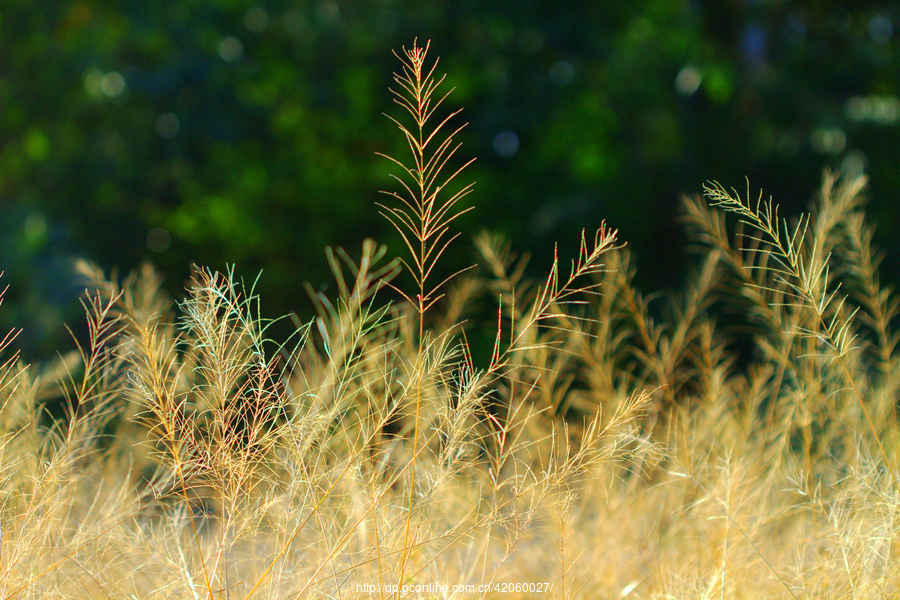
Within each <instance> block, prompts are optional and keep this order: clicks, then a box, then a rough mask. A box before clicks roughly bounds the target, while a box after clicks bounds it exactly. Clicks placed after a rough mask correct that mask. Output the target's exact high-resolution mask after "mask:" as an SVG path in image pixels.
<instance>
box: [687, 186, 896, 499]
mask: <svg viewBox="0 0 900 600" xmlns="http://www.w3.org/2000/svg"><path fill="white" fill-rule="evenodd" d="M863 183H864V182H862V181H859V180H854V181H852V182H851V183H850V189H851V190H852V191H851V192H850V193H842V194H839V195H837V196H836V197H835V196H834V194H832V193H831V192H832V189H833V184H834V180H833V179H832V178H830V177H829V175H827V174H826V179H825V184H824V185H823V192H822V197H823V199H825V200H827V201H826V202H823V203H822V207H823V210H821V211H820V213H819V214H818V215H816V216H815V218H814V217H812V216H811V215H808V214H807V215H802V216H801V217H800V219H799V221H798V222H797V224H796V225H793V226H792V225H791V224H789V223H788V221H787V220H786V219H784V220H780V219H779V218H778V209H777V206H775V205H773V203H772V200H771V199H769V201H767V202H764V201H763V199H762V192H760V195H759V198H758V199H757V201H756V203H755V205H754V204H752V202H751V200H750V184H749V181H748V182H747V196H746V199H745V200H744V199H741V197H740V195H739V194H738V193H737V191H733V194H732V193H730V192H728V191H727V190H726V189H725V188H723V187H722V186H721V185H720V184H718V183H715V182H713V183H709V184H707V185H706V186H704V192H705V195H706V197H707V199H708V200H709V201H710V203H711V204H712V206H717V207H721V208H723V209H724V210H726V211H728V212H733V213H735V214H737V215H738V216H740V217H741V222H742V223H743V224H745V225H747V226H749V227H752V228H753V229H755V230H756V231H758V232H759V234H760V235H761V236H762V237H760V236H759V235H754V234H744V237H745V238H746V239H748V240H750V242H751V243H750V244H749V245H746V246H744V247H743V250H744V251H747V252H751V253H755V254H762V253H765V254H768V255H769V256H771V258H772V259H773V260H774V264H773V265H768V264H751V265H748V267H749V268H750V269H758V270H761V271H764V272H765V273H766V274H767V275H768V276H769V277H771V279H769V280H767V281H764V282H763V283H761V284H756V285H757V286H758V287H759V288H760V289H761V290H762V291H764V292H769V293H771V294H774V295H775V297H776V300H775V302H774V304H783V305H785V306H791V307H795V308H798V309H802V308H806V309H810V310H811V311H812V314H813V315H814V318H813V319H812V320H811V322H810V320H808V319H807V320H805V321H802V322H801V324H799V325H797V326H796V328H795V332H796V333H799V334H800V335H801V337H802V338H804V339H807V340H810V341H811V342H813V343H814V344H816V345H818V346H820V347H821V349H813V350H812V352H811V354H818V355H821V354H822V350H824V349H825V348H828V349H829V350H830V351H831V352H832V353H833V354H832V357H831V358H832V360H834V359H837V360H838V361H839V363H840V364H841V366H842V368H843V373H844V376H845V383H846V385H848V386H849V387H850V389H851V390H852V391H853V393H854V396H855V397H856V399H857V401H858V403H859V407H860V408H861V409H862V412H863V414H864V415H865V419H866V422H867V424H868V426H869V429H870V430H871V432H872V434H873V437H874V441H875V443H876V444H877V446H878V449H879V451H880V454H881V457H882V458H883V459H884V465H885V468H886V469H888V472H889V473H890V475H891V480H892V481H893V483H894V487H895V488H896V490H897V492H900V483H898V482H897V478H896V475H895V473H894V471H895V468H894V466H893V463H892V461H891V460H890V459H889V458H888V455H887V452H886V451H885V449H884V445H883V444H882V441H881V435H879V432H878V429H877V428H876V427H875V424H874V422H873V420H872V416H871V414H870V412H869V409H868V407H867V406H866V402H865V401H864V399H863V394H862V392H861V391H860V386H859V384H857V381H856V377H855V375H854V374H855V373H856V372H858V370H856V369H853V368H852V367H853V366H854V364H853V363H855V358H854V357H853V356H851V354H852V353H853V351H854V350H855V349H856V346H854V345H853V344H854V341H855V337H856V336H855V335H854V334H853V327H852V321H853V317H854V316H855V315H856V313H857V312H858V310H859V308H858V307H857V308H854V309H852V310H849V313H848V309H846V308H845V304H846V300H847V297H846V296H838V291H839V290H838V287H839V285H840V284H839V283H838V284H837V285H834V284H833V279H832V275H831V273H830V270H829V260H830V259H831V250H832V249H833V248H834V247H835V246H836V245H837V241H836V240H837V239H838V238H837V235H836V234H834V233H833V232H835V231H836V230H837V229H838V224H839V223H840V222H841V221H842V219H843V218H844V217H845V216H846V213H847V212H849V211H851V210H852V208H853V207H854V206H855V205H857V204H858V202H859V199H858V198H859V191H860V190H861V189H862V186H863ZM811 225H812V236H809V237H808V236H807V233H808V232H809V231H810V226H811ZM770 304H773V302H770ZM807 438H808V439H807V440H806V445H807V447H808V446H809V444H810V443H811V440H810V438H811V433H810V432H809V429H807ZM808 463H809V461H808ZM807 466H808V467H809V468H811V465H810V464H807Z"/></svg>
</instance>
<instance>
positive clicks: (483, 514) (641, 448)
mask: <svg viewBox="0 0 900 600" xmlns="http://www.w3.org/2000/svg"><path fill="white" fill-rule="evenodd" d="M398 58H399V59H400V60H401V67H400V69H399V70H398V73H397V75H396V77H395V80H394V84H393V86H392V89H393V90H394V93H395V97H396V100H397V103H398V114H397V115H394V116H393V117H392V118H396V123H397V125H398V130H399V132H400V133H401V135H403V136H404V137H405V139H407V141H408V143H409V150H410V153H409V155H408V156H406V157H392V158H387V159H385V158H382V159H381V160H390V161H393V165H394V167H395V172H396V175H397V178H396V185H395V186H394V189H393V190H388V192H387V193H386V195H385V197H384V203H383V205H381V206H380V211H381V213H382V214H383V215H384V217H386V218H387V219H388V220H389V221H390V222H391V223H393V225H394V226H395V227H396V229H397V230H398V232H400V234H401V235H402V237H403V239H404V240H405V242H406V248H401V249H392V251H391V253H389V252H388V251H387V249H385V248H384V247H382V246H379V245H378V244H377V243H375V242H366V243H365V244H364V246H363V247H362V249H361V251H355V252H353V251H346V252H345V251H344V250H328V251H327V253H326V258H327V260H328V261H329V264H330V265H331V267H332V270H333V272H334V275H335V281H336V287H335V290H336V291H335V293H334V294H333V295H331V296H326V295H325V294H323V293H319V292H315V291H312V290H311V292H310V293H311V295H312V297H313V299H314V302H315V304H316V308H317V311H318V317H317V318H316V319H315V320H313V321H311V322H309V323H298V324H297V331H296V334H295V336H294V337H293V338H292V339H289V340H271V339H269V337H268V336H267V333H266V328H267V325H268V324H269V321H267V320H266V319H264V318H263V317H262V316H261V315H260V310H259V304H258V299H257V298H256V296H255V295H254V293H253V287H252V285H246V284H245V283H244V282H242V281H240V280H239V279H238V278H236V277H235V275H234V273H233V272H226V273H217V272H215V271H212V270H208V269H201V268H198V269H197V270H196V272H195V274H194V278H193V282H192V286H191V287H190V289H188V290H187V295H186V297H185V298H184V299H182V300H180V301H177V302H176V301H173V300H172V299H170V298H168V297H166V296H165V294H164V293H162V292H161V290H160V276H159V275H158V274H157V273H156V272H154V271H153V269H152V268H150V267H146V268H144V269H142V270H141V271H139V272H137V273H134V274H132V275H130V276H128V277H127V278H125V279H124V280H121V281H119V280H117V279H116V278H114V277H112V278H110V277H107V276H106V275H105V274H104V273H103V271H102V270H101V269H99V268H98V267H96V266H93V265H90V264H87V263H81V264H79V265H78V271H79V272H80V274H81V276H83V277H84V278H85V279H86V280H87V281H88V292H87V294H86V296H85V299H84V304H85V310H86V314H87V319H88V324H89V339H88V340H87V341H85V342H84V343H82V345H81V346H80V347H78V348H77V350H76V351H74V352H70V353H61V355H60V359H59V360H58V361H57V362H55V363H53V364H47V365H26V364H23V363H22V362H21V361H20V360H18V359H17V357H16V355H15V351H14V349H15V339H14V335H13V334H10V335H9V336H7V337H6V339H5V340H4V343H3V353H4V354H3V358H0V360H3V361H5V362H2V366H0V526H2V535H3V540H2V556H0V561H2V562H0V597H2V598H23V599H25V598H54V599H55V598H98V599H100V598H116V599H119V598H140V599H145V598H146V599H151V598H153V599H155V598H160V599H162V598H175V599H185V598H194V599H209V598H215V599H229V600H230V599H238V598H240V599H245V598H246V599H249V598H259V599H267V600H268V599H276V598H277V599H282V598H396V597H410V598H413V597H419V598H482V597H485V598H629V599H632V598H658V599H664V598H665V599H669V598H677V599H681V598H684V599H695V598H748V599H757V598H798V599H799V598H809V599H812V598H815V599H822V598H859V599H862V598H881V597H893V595H894V593H895V590H896V589H897V588H898V587H900V570H898V567H897V564H898V563H897V561H896V560H895V557H896V556H897V555H895V554H894V551H895V550H900V547H898V542H900V532H898V527H900V514H898V512H900V511H898V507H900V502H898V498H900V485H898V482H897V479H896V471H897V460H896V457H897V456H898V450H900V440H898V430H900V428H898V423H897V392H898V389H897V388H898V382H900V377H898V375H900V373H898V368H900V365H898V361H897V359H896V358H895V356H896V346H897V341H898V336H897V334H896V333H895V332H894V331H893V328H892V326H893V323H894V318H895V317H896V316H897V313H898V301H897V298H896V296H895V295H894V294H893V292H892V290H890V289H888V288H886V287H883V286H882V285H881V283H880V281H879V277H878V272H877V268H878V263H879V257H878V254H877V253H876V252H875V250H874V249H873V248H872V244H871V240H872V227H871V226H870V225H869V224H868V223H867V221H866V219H865V216H864V213H863V202H864V188H865V180H864V179H863V178H859V177H856V178H841V177H838V176H836V175H832V174H830V173H826V174H825V175H824V176H823V182H822V186H821V189H820V190H819V192H818V194H817V196H816V198H815V201H814V202H813V203H812V205H811V207H810V212H809V214H807V215H805V216H801V217H799V218H796V219H787V220H784V219H782V218H780V217H779V216H778V215H777V212H776V207H775V204H773V202H772V201H771V200H765V199H764V198H763V197H762V196H761V195H759V196H757V193H756V192H752V191H751V190H750V189H749V184H748V190H747V191H746V192H744V193H741V194H738V193H737V192H735V191H731V190H729V189H728V188H725V187H723V186H720V185H719V184H716V183H710V184H707V186H706V187H705V193H704V195H703V196H694V197H686V198H685V199H684V201H683V215H684V224H685V227H686V230H687V232H688V235H691V236H692V239H693V240H694V241H695V242H696V247H697V253H698V256H699V261H698V263H697V265H698V266H697V268H696V271H695V272H694V273H693V275H692V276H691V278H690V280H689V282H688V283H687V285H686V286H685V288H684V289H683V290H682V291H681V292H679V293H673V294H667V295H666V296H665V297H663V298H661V299H658V300H655V301H654V302H655V303H656V305H657V306H651V300H650V299H649V297H648V296H645V295H643V294H642V293H641V292H640V291H638V290H637V289H635V288H634V286H633V285H632V276H633V274H634V268H633V267H632V264H631V260H630V257H629V252H628V250H627V248H626V247H625V246H624V243H623V242H624V241H623V240H619V239H618V237H617V232H616V231H615V230H614V229H611V228H608V227H606V226H604V227H603V228H602V229H601V230H600V231H598V232H596V233H595V234H592V235H584V236H583V237H582V239H581V244H580V251H579V254H578V256H577V257H575V258H574V260H571V261H569V260H565V259H563V258H561V257H560V258H555V260H554V262H553V267H552V269H551V271H550V272H549V273H548V274H547V275H546V277H544V278H541V279H538V280H532V279H530V278H528V277H526V276H525V275H524V273H525V261H526V259H524V258H521V257H517V256H516V255H515V253H514V252H512V251H511V250H510V249H509V247H508V245H507V244H506V243H505V242H504V240H503V239H501V238H500V237H498V236H496V235H492V234H489V233H478V234H476V235H475V236H474V243H475V246H476V247H477V249H478V251H479V253H480V255H481V261H480V264H479V265H478V268H477V269H472V270H468V271H464V272H460V273H457V274H456V275H455V276H453V277H451V278H450V279H449V280H445V281H441V280H439V279H438V278H437V277H436V276H435V275H434V274H435V273H436V272H438V271H439V269H437V270H436V269H435V265H436V264H439V263H440V261H441V258H442V255H443V254H445V252H446V251H447V249H448V248H453V247H455V246H456V245H460V244H463V243H464V240H457V239H456V238H457V236H458V234H457V233H456V232H455V231H454V229H453V226H454V219H455V218H456V217H457V216H458V215H459V214H461V213H462V212H463V211H465V210H467V209H466V208H464V206H466V205H467V203H466V202H462V200H463V198H465V197H466V196H467V195H468V194H469V192H470V191H472V189H473V188H472V185H471V184H470V183H469V182H467V181H466V180H465V176H466V171H465V166H466V165H467V164H468V163H467V162H466V160H465V159H461V158H458V156H457V152H458V151H460V149H459V146H458V145H457V144H456V142H455V141H454V135H455V134H456V133H457V132H458V131H459V128H460V126H461V125H462V122H461V119H460V117H459V115H457V114H456V113H451V112H445V111H444V106H443V105H442V103H441V100H442V99H443V98H444V97H445V94H446V93H448V90H444V89H442V87H441V81H442V80H441V78H440V76H439V75H437V73H438V71H437V70H435V62H434V61H432V59H431V58H430V57H429V56H428V54H427V46H426V48H422V47H421V46H418V45H415V44H414V45H413V47H412V48H411V49H404V50H403V52H400V53H398ZM376 160H377V159H376ZM448 190H449V192H448ZM376 210H379V209H377V208H376V207H373V215H374V213H375V211H376ZM729 214H731V215H733V217H731V218H726V217H727V215H729ZM735 227H737V231H736V232H734V228H735ZM399 250H402V253H399V252H398V251H399ZM395 252H398V253H397V254H396V255H395V254H394V253H395ZM404 272H405V274H404V275H403V276H402V277H401V276H400V275H401V273H404ZM404 282H412V283H411V284H408V283H404ZM388 288H390V289H388ZM387 297H395V298H396V297H399V298H401V300H399V301H395V302H388V301H387V300H386V298H387ZM484 306H491V307H493V308H492V309H491V314H492V315H493V317H491V318H490V321H489V322H487V323H485V322H483V320H482V319H479V317H478V315H481V314H484V309H483V307H484ZM0 309H2V308H0ZM651 314H665V315H666V318H665V319H659V318H652V317H651V316H650V315H651ZM23 325H24V326H27V324H23ZM486 327H487V328H489V330H490V331H491V332H492V333H491V335H490V337H492V338H493V340H494V342H493V346H492V348H491V350H490V352H489V354H490V355H489V356H488V357H487V358H486V359H485V360H476V359H475V358H474V356H473V355H474V354H477V353H473V351H472V348H471V347H470V345H469V342H468V340H469V339H470V338H474V337H476V335H480V336H481V337H484V336H483V331H484V328H486ZM739 342H741V343H739ZM740 348H743V350H741V349H740ZM482 354H483V353H482ZM48 403H49V404H48ZM47 406H63V407H65V411H64V412H65V414H62V415H59V414H55V413H53V412H52V411H50V410H48V409H47V408H46V407H47ZM403 586H410V587H407V588H404V587H403ZM454 586H470V587H464V588H461V589H460V588H455V587H454ZM475 586H482V587H475ZM485 587H486V588H487V589H485Z"/></svg>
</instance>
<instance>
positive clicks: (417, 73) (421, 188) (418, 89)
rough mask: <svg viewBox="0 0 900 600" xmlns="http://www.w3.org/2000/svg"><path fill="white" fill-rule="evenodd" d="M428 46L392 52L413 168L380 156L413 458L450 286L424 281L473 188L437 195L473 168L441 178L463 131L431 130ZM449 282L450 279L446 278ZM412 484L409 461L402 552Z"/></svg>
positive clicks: (441, 126) (436, 82)
mask: <svg viewBox="0 0 900 600" xmlns="http://www.w3.org/2000/svg"><path fill="white" fill-rule="evenodd" d="M430 45H431V42H430V41H429V42H428V43H426V44H425V47H424V48H420V47H419V46H418V44H417V42H416V41H415V40H414V41H413V47H412V48H411V49H406V48H405V47H404V48H403V55H402V56H401V55H400V54H397V53H396V52H395V53H394V55H395V56H397V58H398V59H400V61H401V62H402V63H403V66H402V69H401V72H399V73H395V74H394V82H395V83H396V84H397V85H398V86H399V89H392V90H391V91H392V93H393V94H394V101H395V102H396V103H397V104H399V105H400V106H402V107H403V108H404V109H405V110H406V111H407V112H408V113H409V114H410V116H411V117H412V119H413V126H412V127H411V128H410V127H407V126H406V125H404V124H403V123H401V122H400V121H398V120H397V119H394V118H393V117H390V116H389V117H388V118H390V119H391V120H392V121H393V122H394V123H395V124H396V125H397V127H398V128H399V129H400V131H401V132H402V133H403V135H404V137H405V138H406V141H407V143H408V145H409V149H410V152H411V153H412V166H411V167H407V166H405V164H404V163H403V162H402V161H399V160H397V159H395V158H391V157H389V156H386V155H383V154H382V156H385V157H386V158H388V159H390V160H391V161H392V162H393V163H394V164H396V165H397V166H399V167H400V168H401V169H402V171H403V173H404V176H403V177H401V176H396V175H395V176H394V178H395V179H396V180H397V181H398V182H399V183H400V185H401V187H402V188H403V192H402V193H398V192H392V191H386V192H384V193H385V194H387V195H388V196H391V197H392V198H394V199H396V200H398V201H399V202H400V205H399V206H387V205H383V204H382V205H380V206H381V208H382V213H381V214H382V215H384V216H385V217H386V218H387V219H388V221H390V222H391V224H392V225H393V226H394V227H395V228H396V229H397V231H398V232H399V233H400V235H401V237H402V238H403V241H404V242H405V243H406V246H407V248H408V249H409V252H410V256H411V258H410V260H409V261H407V260H404V261H403V262H404V264H405V265H406V267H407V269H408V270H409V271H410V273H411V274H412V275H413V277H414V278H415V281H416V286H417V288H418V291H417V293H416V295H415V298H414V299H413V298H411V297H410V296H408V295H406V294H404V293H403V292H402V291H401V292H400V293H401V294H403V295H404V297H405V298H406V299H407V300H408V301H409V302H410V304H412V305H414V306H415V307H416V312H417V314H418V328H419V332H418V337H417V339H418V344H419V351H418V353H417V358H416V360H417V363H416V367H415V371H416V374H415V378H416V384H415V386H416V388H415V409H414V413H413V415H414V416H413V422H414V424H415V425H414V431H413V455H414V456H416V455H417V454H418V447H419V426H418V423H419V418H420V413H421V407H422V385H423V373H422V371H423V369H424V365H423V364H422V362H421V360H422V356H423V349H424V347H425V313H426V312H427V311H428V309H429V308H431V307H432V306H433V305H434V303H435V302H437V301H438V300H439V299H440V298H441V296H442V294H441V293H440V290H441V288H442V287H443V286H444V284H446V283H447V281H448V280H449V278H448V279H445V280H444V281H442V282H440V283H438V284H437V285H435V286H432V285H430V283H429V277H430V275H431V273H432V270H433V269H434V266H435V265H436V264H437V262H438V260H439V259H440V257H441V255H442V254H443V253H444V251H445V250H446V249H447V246H448V245H449V244H450V243H451V242H452V241H453V240H455V239H456V238H457V237H458V236H459V233H456V234H450V227H449V225H450V223H451V222H452V221H453V220H455V219H456V218H457V217H459V216H460V215H461V214H463V213H465V212H467V211H468V210H470V209H463V210H457V209H456V207H457V204H459V202H460V200H462V198H463V197H465V196H466V195H467V194H469V192H471V191H472V188H473V186H474V184H473V183H469V184H467V185H465V186H463V188H462V189H460V190H458V191H457V192H455V193H453V194H449V195H447V196H446V197H445V194H446V192H445V194H441V191H442V190H443V189H444V188H445V187H447V186H448V185H449V184H450V183H451V182H452V181H453V180H454V179H455V178H456V177H457V175H459V174H460V173H461V172H462V171H463V170H464V169H465V168H466V167H467V166H469V165H470V164H472V162H473V161H474V159H471V160H469V161H468V162H466V163H465V164H463V165H462V166H460V167H459V168H457V169H456V170H455V171H454V172H453V173H451V174H450V175H449V176H444V174H443V169H444V167H445V166H446V165H447V163H448V162H449V161H451V159H452V158H453V156H454V155H455V154H456V151H457V150H458V149H459V147H460V146H459V145H458V144H455V142H454V139H453V138H454V136H455V135H456V134H457V133H459V132H460V131H461V130H462V128H463V127H465V125H461V126H459V127H457V128H456V129H455V130H452V131H450V129H451V126H448V123H449V122H450V121H451V119H453V117H455V116H456V115H457V114H459V112H460V111H459V110H457V111H455V112H452V113H451V114H450V115H448V116H446V117H444V118H443V119H440V120H439V121H438V122H437V124H436V125H435V126H434V127H433V128H430V127H431V123H432V122H433V118H432V117H433V116H434V114H435V111H437V110H438V108H440V106H441V104H442V103H443V101H444V100H445V99H446V98H447V96H448V95H449V94H450V92H451V91H452V90H450V91H448V92H446V93H445V94H444V95H443V96H441V97H440V98H438V96H436V95H435V92H436V90H437V88H438V87H439V86H440V85H441V83H442V82H443V81H444V76H442V77H440V78H439V79H435V76H434V70H435V68H437V61H435V62H434V64H432V65H431V67H430V68H428V69H427V70H426V66H425V62H426V58H427V55H428V48H429V47H430ZM451 277H453V276H452V275H451ZM415 482H416V464H415V460H414V461H413V464H412V469H411V471H410V487H409V502H408V507H407V508H408V511H409V517H408V519H407V523H406V540H405V542H404V548H406V547H408V545H409V543H408V542H409V528H410V523H411V519H412V504H413V493H414V489H415ZM407 558H408V557H407V555H406V553H404V556H403V558H402V562H401V568H400V573H401V577H400V578H401V580H402V575H403V565H404V564H405V563H406V560H407Z"/></svg>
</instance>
